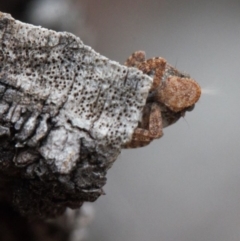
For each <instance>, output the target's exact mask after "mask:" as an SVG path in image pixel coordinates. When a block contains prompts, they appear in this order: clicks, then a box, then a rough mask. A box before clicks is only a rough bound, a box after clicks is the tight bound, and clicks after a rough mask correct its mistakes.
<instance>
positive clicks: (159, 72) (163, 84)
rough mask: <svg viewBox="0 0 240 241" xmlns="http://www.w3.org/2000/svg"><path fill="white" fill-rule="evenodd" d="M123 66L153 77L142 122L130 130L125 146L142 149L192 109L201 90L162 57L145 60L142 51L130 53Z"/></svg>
mask: <svg viewBox="0 0 240 241" xmlns="http://www.w3.org/2000/svg"><path fill="white" fill-rule="evenodd" d="M125 65H126V66H128V67H136V68H138V69H139V70H141V71H142V72H143V73H145V74H147V75H149V76H151V77H152V78H153V84H152V87H151V89H150V91H149V95H148V98H147V101H146V105H145V107H144V109H143V115H142V120H141V122H139V124H138V127H137V128H136V129H135V130H134V133H133V136H132V139H131V141H130V142H129V143H127V144H126V145H125V148H136V147H142V146H146V145H148V144H149V143H150V142H151V141H153V140H154V139H158V138H160V137H161V136H162V135H163V130H162V129H163V128H164V127H167V126H169V125H171V124H173V123H175V122H176V121H177V120H178V119H179V118H180V117H183V116H184V115H185V112H186V111H190V110H192V109H193V108H194V104H195V103H196V102H197V101H198V100H199V98H200V95H201V87H200V86H199V85H198V83H197V82H196V81H195V80H193V79H192V78H191V77H190V76H189V75H187V74H184V73H182V72H180V71H178V70H177V69H175V68H174V67H172V66H171V65H169V64H168V63H167V62H166V60H165V59H163V58H160V57H156V58H151V59H148V60H146V57H145V53H144V52H143V51H137V52H135V53H133V54H132V55H131V56H130V57H129V58H128V59H127V61H126V62H125Z"/></svg>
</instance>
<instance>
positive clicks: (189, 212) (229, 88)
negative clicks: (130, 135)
mask: <svg viewBox="0 0 240 241" xmlns="http://www.w3.org/2000/svg"><path fill="white" fill-rule="evenodd" d="M11 2H12V3H11ZM13 2H15V3H13ZM16 2H18V4H19V5H17V3H16ZM14 4H16V5H14ZM44 4H45V5H44ZM44 6H45V7H44ZM66 9H67V10H66ZM0 11H8V12H10V13H12V14H13V16H14V17H16V18H18V19H24V21H28V22H33V23H34V24H38V25H43V26H46V27H52V28H56V29H58V30H66V31H71V32H74V33H75V34H78V35H79V36H80V37H82V39H83V40H84V42H85V43H87V44H89V45H91V46H92V47H94V49H95V50H96V51H98V52H100V53H101V54H103V55H105V56H107V57H109V58H111V59H113V60H116V61H119V62H121V63H123V62H124V61H125V59H126V58H127V57H128V56H129V55H130V54H131V53H132V52H134V51H135V50H145V51H146V53H147V57H149V58H151V57H153V56H162V57H164V58H166V59H167V60H168V62H169V63H171V64H172V65H174V66H176V67H177V68H178V69H180V70H183V71H186V72H187V73H189V74H190V75H191V76H192V77H193V78H195V79H196V80H197V81H198V83H199V84H200V85H201V86H202V88H203V89H204V91H205V93H206V94H203V95H202V97H201V99H200V101H199V102H198V103H197V105H196V106H195V109H194V111H193V112H190V113H187V115H186V116H185V118H182V119H181V120H180V121H178V123H176V124H175V125H173V126H171V127H168V128H166V129H164V137H163V138H161V139H160V140H157V141H154V142H153V143H152V144H151V145H149V146H148V147H145V148H141V149H136V150H126V151H123V152H122V154H121V156H120V157H119V158H118V160H117V161H116V162H115V164H114V165H113V167H112V168H111V169H110V170H109V173H108V183H107V185H106V186H105V192H106V194H107V195H106V196H102V197H100V198H99V200H97V201H96V203H95V204H94V206H95V210H96V216H95V220H94V222H93V223H92V225H91V227H90V232H89V238H88V240H89V241H95V240H98V241H125V240H126V241H129V240H131V241H146V240H151V241H152V240H153V241H155V240H161V241H193V240H194V241H206V240H208V241H226V240H231V241H239V240H240V143H239V140H240V107H239V104H240V1H239V0H212V1H209V0H201V1H197V0H158V1H157V0H132V1H129V0H115V1H112V0H101V1H96V0H82V1H80V0H79V1H74V0H69V1H67V0H42V1H37V0H31V1H20V0H18V1H14V0H8V1H5V0H1V1H0ZM47 18H49V19H48V23H47V21H46V20H47ZM54 18H56V19H57V21H55V20H53V19H54ZM76 19H78V21H76ZM44 21H45V22H44ZM54 21H55V22H54ZM49 22H50V23H49Z"/></svg>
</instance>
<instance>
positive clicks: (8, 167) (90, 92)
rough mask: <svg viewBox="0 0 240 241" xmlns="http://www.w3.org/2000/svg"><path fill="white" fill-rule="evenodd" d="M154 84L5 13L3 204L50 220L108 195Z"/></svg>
mask: <svg viewBox="0 0 240 241" xmlns="http://www.w3.org/2000/svg"><path fill="white" fill-rule="evenodd" d="M151 84H152V78H150V77H149V76H147V75H144V74H143V73H142V72H141V71H139V70H137V69H135V68H127V67H125V66H123V65H120V64H118V63H116V62H114V61H111V60H109V59H107V58H106V57H104V56H101V55H100V54H98V53H96V52H95V51H94V50H93V49H91V48H90V47H88V46H86V45H84V44H83V43H82V41H81V40H80V39H79V38H78V37H76V36H74V35H72V34H70V33H66V32H60V33H58V32H54V31H51V30H48V29H44V28H41V27H36V26H33V25H30V24H25V23H22V22H19V21H17V20H14V19H13V18H12V17H11V16H10V15H8V14H4V13H0V173H1V184H0V186H1V189H2V190H1V192H0V197H1V199H2V200H3V201H7V202H9V203H11V204H13V205H14V207H15V208H16V209H17V210H18V211H19V212H20V213H21V214H23V215H26V216H30V217H40V218H49V217H55V216H58V215H60V214H62V213H63V212H64V211H65V209H66V207H70V208H78V207H80V206H81V205H82V203H83V202H84V201H95V200H96V199H97V198H98V197H99V196H100V195H102V194H103V193H104V192H103V190H102V187H103V185H104V184H105V183H106V177H105V176H106V172H107V170H108V169H109V168H110V167H111V165H112V163H113V162H114V161H115V160H116V158H117V156H118V155H119V153H120V151H121V147H122V146H123V145H124V144H125V143H127V142H128V141H129V140H130V139H131V136H132V133H133V131H134V129H135V128H136V127H137V125H138V121H139V120H140V118H141V113H142V109H143V107H144V104H145V102H146V98H147V95H148V91H149V88H150V87H151Z"/></svg>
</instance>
